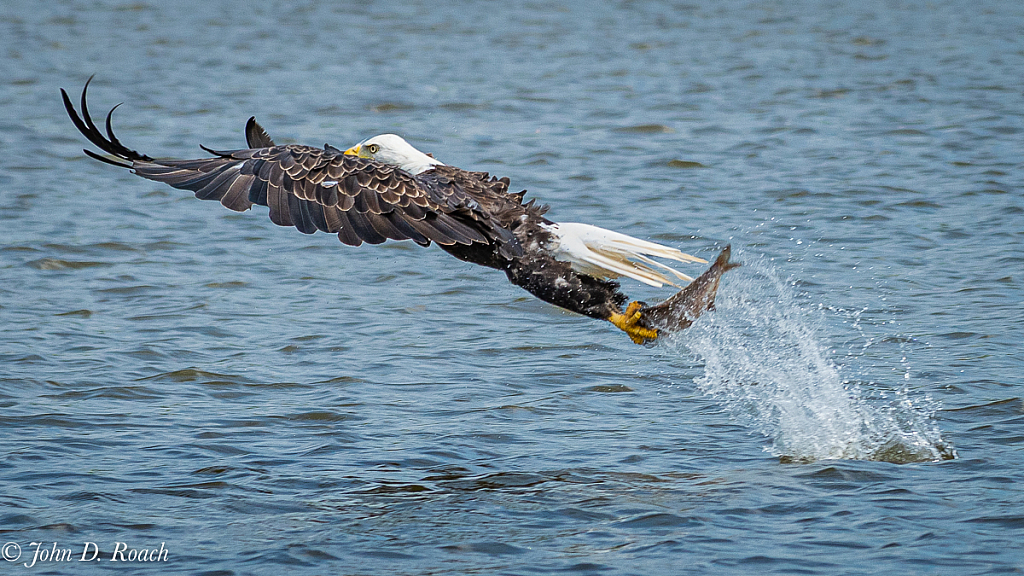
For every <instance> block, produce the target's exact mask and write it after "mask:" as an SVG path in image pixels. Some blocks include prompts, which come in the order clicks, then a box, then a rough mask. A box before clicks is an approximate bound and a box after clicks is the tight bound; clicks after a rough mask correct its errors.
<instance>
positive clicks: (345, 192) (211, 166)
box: [61, 82, 507, 246]
mask: <svg viewBox="0 0 1024 576" xmlns="http://www.w3.org/2000/svg"><path fill="white" fill-rule="evenodd" d="M88 87H89V84H88V82H87V83H86V86H85V89H83V90H82V99H81V112H82V114H81V116H79V115H78V113H77V112H76V111H75V108H74V106H73V105H72V103H71V99H70V98H69V97H68V95H67V93H66V92H65V91H64V90H61V94H62V96H63V98H64V106H65V108H66V109H67V112H68V115H69V116H71V120H72V121H73V122H74V123H75V126H76V127H77V128H78V130H79V131H80V132H82V134H83V135H85V137H86V138H88V139H89V140H90V141H91V142H92V143H93V144H95V145H96V146H98V147H99V148H100V149H101V150H103V151H104V152H107V153H108V154H111V155H113V156H114V157H115V158H116V159H111V158H108V157H105V156H101V155H99V154H96V153H93V152H90V151H89V150H86V151H85V152H86V154H88V155H89V156H91V157H93V158H96V159H98V160H102V161H104V162H107V163H109V164H114V165H116V166H121V167H124V168H130V169H132V170H133V171H134V172H135V173H136V174H138V175H139V176H142V177H144V178H148V179H150V180H156V181H158V182H164V183H167V184H170V185H171V186H173V187H175V188H180V189H185V190H191V191H193V192H195V195H196V197H197V198H200V199H203V200H219V201H220V203H221V204H223V205H224V206H226V207H228V208H230V209H232V210H236V211H243V210H247V209H249V208H250V207H251V206H252V205H253V204H259V205H262V206H267V207H269V208H270V219H271V221H273V222H274V223H275V224H278V225H281V226H295V227H296V228H297V229H298V230H299V231H301V232H304V233H306V234H312V233H313V232H315V231H317V230H323V231H325V232H332V233H336V234H337V235H338V238H339V239H340V240H341V241H342V242H344V243H345V244H349V245H353V246H358V245H359V244H361V243H363V242H368V243H370V244H379V243H381V242H384V241H385V240H388V239H392V240H412V241H414V242H416V243H418V244H421V245H427V244H429V243H430V242H431V241H434V242H437V243H438V244H441V245H445V246H452V245H455V244H461V245H471V244H474V243H488V242H490V241H491V239H493V238H495V237H498V236H505V235H507V232H506V231H504V230H502V231H500V232H498V231H495V230H489V228H491V227H494V226H496V223H495V222H491V221H490V218H489V215H488V214H486V213H482V212H480V211H479V210H477V209H478V208H479V207H478V206H477V205H476V203H475V202H473V201H472V199H470V198H467V196H466V195H465V194H460V193H458V192H459V191H458V190H455V191H453V190H447V191H446V193H444V194H442V193H439V192H438V191H437V190H436V189H435V188H436V187H435V186H429V185H424V184H425V183H421V182H419V181H418V179H417V177H416V176H413V175H412V174H409V173H408V172H405V171H404V170H400V169H398V168H395V167H393V166H389V165H386V164H383V163H381V162H377V161H374V160H368V159H365V158H359V157H355V156H346V155H344V154H343V153H342V152H341V151H340V150H338V149H337V148H333V147H331V146H327V147H325V148H323V149H321V148H314V147H311V146H300V145H284V146H275V145H273V141H272V140H271V139H270V137H269V136H268V135H267V133H266V132H265V131H264V130H263V129H262V127H260V126H259V125H258V124H256V122H255V120H254V119H251V120H250V122H249V123H248V124H247V126H246V139H247V141H248V143H249V144H250V145H253V144H256V145H259V146H261V147H257V148H250V149H245V150H229V151H216V150H210V149H209V148H205V147H204V148H203V149H204V150H206V151H207V152H210V153H211V154H212V155H213V157H212V158H201V159H197V160H170V159H154V158H151V157H149V156H146V155H144V154H140V153H138V152H136V151H134V150H131V149H129V148H127V147H126V146H124V145H123V144H121V142H120V141H119V140H118V139H117V137H116V136H114V132H113V130H112V128H111V122H110V118H111V114H112V113H113V109H112V110H111V111H110V113H108V114H107V117H106V126H105V128H106V134H105V135H104V134H103V133H102V132H100V129H99V128H98V127H97V126H96V124H95V123H94V122H93V120H92V118H91V117H90V115H89V111H88V108H87V107H86V91H87V90H88ZM114 108H115V109H116V108H117V107H116V106H115V107H114ZM263 145H267V146H265V147H263ZM495 232H497V233H495Z"/></svg>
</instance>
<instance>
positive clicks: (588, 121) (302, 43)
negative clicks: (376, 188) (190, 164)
mask: <svg viewBox="0 0 1024 576" xmlns="http://www.w3.org/2000/svg"><path fill="white" fill-rule="evenodd" d="M439 4H440V3H430V2H424V3H400V2H387V3H384V2H381V3H374V2H360V3H328V2H323V3H300V4H296V3H281V4H275V3H270V4H267V3H262V4H252V3H244V2H216V3H212V2H211V3H193V2H174V1H169V2H152V3H150V2H138V3H119V2H116V3H107V2H102V1H101V2H70V3H42V4H39V3H30V2H20V1H18V0H15V1H14V2H8V3H6V4H4V6H3V7H2V8H0V48H2V50H3V54H2V58H0V77H2V79H3V80H2V82H0V109H2V110H3V112H4V113H3V116H2V117H0V151H2V154H0V326H2V331H0V544H3V545H4V548H3V554H4V558H5V560H8V561H7V562H3V569H0V572H3V573H5V574H6V573H11V574H21V573H25V574H29V573H39V574H46V573H50V574H85V573H110V574H113V573H146V574H169V573H193V574H222V575H227V574H273V575H277V574H441V573H444V574H448V573H479V574H549V573H556V572H570V573H578V574H677V573H709V574H710V573H716V574H795V573H799V574H820V575H831V574H840V573H842V574H957V575H959V574H996V573H999V574H1002V573H1015V572H1020V571H1022V570H1024V560H1022V558H1024V557H1022V555H1021V542H1024V490H1022V488H1021V486H1022V485H1024V472H1022V471H1024V450H1022V448H1024V404H1022V393H1021V385H1022V376H1021V375H1022V374H1024V355H1022V353H1021V343H1022V341H1024V329H1022V325H1024V290H1022V280H1024V193H1022V190H1024V186H1022V184H1024V182H1022V177H1021V174H1022V168H1024V166H1022V158H1024V144H1022V137H1024V75H1022V74H1021V71H1022V70H1024V42H1022V40H1021V39H1022V38H1024V36H1022V35H1021V30H1024V8H1022V5H1021V4H1020V3H1019V2H1010V1H1005V2H990V3H989V2H982V3H977V2H945V1H939V2H930V3H917V2H908V3H901V2H874V1H868V2H861V3H825V2H809V3H804V2H730V1H726V2H715V3H711V2H708V3H693V4H673V3H660V2H643V3H642V2H635V3H634V2H623V3H603V2H602V3H583V2H580V3H548V2H536V3H507V4H496V3H484V2H467V3H444V4H443V5H439ZM91 74H95V75H96V80H95V81H94V83H93V85H92V89H91V96H92V102H93V106H94V108H95V111H96V112H98V111H99V110H101V109H104V110H105V109H106V108H107V107H109V106H112V105H114V104H116V103H118V102H122V101H123V102H125V105H124V106H123V107H121V108H120V109H119V110H118V112H117V114H116V115H115V118H114V123H115V127H116V128H117V129H118V130H119V132H118V133H119V136H120V137H121V139H122V140H123V141H124V142H125V143H126V144H128V145H129V146H131V147H133V148H136V149H139V150H141V151H143V152H145V153H148V154H150V155H155V156H175V157H195V156H199V155H201V154H202V152H201V151H200V150H199V149H198V147H197V145H198V144H199V143H203V144H205V145H207V146H211V147H213V148H222V149H230V148H233V147H239V146H241V145H242V144H243V142H244V140H243V138H242V127H243V125H244V123H245V120H246V119H247V118H248V117H249V116H250V115H253V114H255V115H256V116H257V117H258V118H259V119H260V121H261V122H262V123H263V124H264V125H265V126H266V127H267V129H268V130H269V131H270V133H271V134H272V135H273V136H274V137H275V138H276V139H277V140H278V141H279V142H302V143H307V144H312V145H320V144H322V143H323V142H325V141H327V142H330V143H331V144H333V145H335V146H342V147H345V146H350V145H352V144H353V143H355V142H358V141H359V140H361V139H363V138H365V137H367V136H371V135H374V134H378V133H382V132H396V133H400V134H402V135H404V136H406V137H407V138H408V139H409V140H411V141H412V142H413V143H414V144H415V145H416V146H418V147H419V148H421V149H424V150H426V151H430V152H433V153H434V154H435V155H437V156H438V157H439V158H441V159H442V160H444V161H445V162H448V163H451V164H455V165H458V166H462V167H465V168H472V169H478V170H487V171H490V172H492V173H494V174H497V175H500V176H509V177H510V178H512V181H513V186H516V185H518V186H519V187H520V188H527V189H529V191H530V194H531V195H532V196H534V197H538V198H540V199H541V200H542V201H544V202H547V203H549V204H551V206H552V211H551V216H552V217H554V218H555V219H556V220H563V221H582V222H590V223H593V224H597V225H601V226H605V227H609V228H614V229H616V230H620V231H623V232H626V233H629V234H633V235H636V236H639V237H643V238H649V239H652V240H656V241H659V242H663V243H668V244H671V245H673V246H677V247H679V248H681V249H683V250H685V251H687V252H691V253H696V254H699V255H702V256H705V257H709V256H713V255H714V254H715V253H716V251H717V250H718V249H720V248H721V247H722V246H724V245H725V244H729V243H731V244H732V246H733V248H734V250H735V252H736V256H737V259H738V260H741V261H743V262H745V263H746V265H745V266H744V267H742V268H740V269H738V270H737V271H735V272H730V273H729V275H727V276H726V277H725V279H724V281H723V285H722V291H721V293H720V295H719V296H720V299H719V306H718V310H717V311H716V312H714V313H712V314H709V315H708V316H705V317H704V318H703V319H702V320H701V321H700V322H698V323H697V324H696V325H695V326H694V327H693V328H691V329H690V330H688V331H687V332H685V333H683V334H680V335H678V336H677V337H675V338H673V339H672V340H670V341H667V342H664V343H663V344H661V345H659V346H656V347H653V348H644V347H638V346H634V345H633V344H631V343H630V341H629V340H628V338H626V337H624V336H623V335H622V334H621V333H618V332H617V331H616V330H615V329H613V328H612V327H611V326H609V325H608V324H607V323H599V322H595V321H592V320H588V319H585V318H582V317H578V316H575V315H571V314H568V313H563V312H561V311H559V310H558V309H555V308H552V307H550V306H548V305H546V304H543V303H541V302H539V301H537V300H534V299H533V298H532V297H530V296H529V295H528V294H526V293H525V292H522V291H521V290H519V289H517V288H515V287H513V286H511V285H509V284H508V282H507V281H506V280H505V278H504V276H503V275H502V274H501V273H499V272H496V271H493V270H486V269H482V268H477V267H473V266H471V265H469V264H464V263H461V262H458V261H456V260H454V259H452V258H450V257H449V256H447V255H446V254H444V253H443V252H441V251H440V250H438V249H437V248H436V247H432V248H430V249H427V250H423V249H420V248H419V247H417V246H415V245H406V244H400V243H389V244H385V245H382V246H363V247H361V248H358V249H354V248H349V247H345V246H342V245H341V244H339V243H338V242H337V240H336V239H334V238H332V237H331V236H329V235H323V234H316V235H312V236H304V235H302V234H300V233H298V232H296V231H295V230H289V229H285V228H279V227H276V226H274V225H273V224H271V223H270V222H269V220H268V219H267V217H266V214H265V209H262V210H261V209H256V210H254V211H253V212H247V213H243V214H235V213H232V212H229V211H227V210H225V209H224V208H222V207H220V206H218V205H217V204H216V203H211V202H202V201H199V200H196V199H195V198H193V197H191V195H190V194H188V193H184V192H181V191H177V190H174V189H171V188H169V187H166V186H163V185H159V184H156V183H151V182H147V181H144V180H141V179H139V178H137V177H135V176H133V175H132V174H130V173H128V172H126V171H119V170H117V169H116V168H114V167H111V166H106V165H103V164H100V163H98V162H95V161H92V160H90V159H88V158H86V157H85V156H84V155H83V154H82V153H81V148H82V147H83V146H84V145H85V144H86V142H85V141H84V139H83V138H81V137H80V136H79V135H78V134H77V133H76V132H75V130H74V128H73V126H72V125H71V123H70V122H69V121H68V120H67V118H66V117H65V115H64V112H63V109H62V106H61V104H60V100H59V94H58V88H60V87H64V88H67V89H69V90H70V91H71V92H72V93H75V94H77V92H78V90H79V89H80V87H81V86H82V84H84V82H85V80H86V78H87V77H88V76H89V75H91ZM687 271H688V272H699V269H694V270H690V269H687ZM626 289H627V291H628V292H629V293H630V294H631V295H634V296H635V297H638V298H643V299H646V300H648V301H656V300H658V299H661V298H664V297H667V296H668V295H669V293H666V292H664V291H657V290H654V289H650V288H647V287H644V286H638V285H635V284H626ZM86 542H93V543H95V546H96V549H97V550H98V551H99V553H98V554H96V556H97V557H98V558H99V560H98V561H92V562H78V559H79V558H80V556H81V554H82V551H83V547H85V546H86V545H85V543H86ZM5 543H6V544H5ZM33 543H36V544H33ZM119 543H123V544H119ZM121 546H124V547H125V549H126V550H127V549H130V550H136V554H138V551H139V550H153V549H157V550H159V549H160V547H161V546H163V547H164V549H165V550H166V551H167V552H166V555H165V556H164V557H163V558H157V559H156V560H155V561H153V562H149V563H137V564H138V565H136V566H134V567H126V566H125V565H124V562H112V561H111V559H112V556H113V553H114V552H115V551H116V550H119V549H121V548H120V547H121ZM19 549H20V556H16V555H15V554H16V552H18V550H19ZM64 549H70V550H72V552H73V554H74V557H73V558H74V561H67V560H68V558H67V557H64V558H63V559H61V556H62V553H61V552H54V550H64ZM87 550H88V549H87ZM122 553H124V552H122ZM89 554H92V553H91V552H90V553H89ZM16 557H17V560H16V561H15V560H13V559H14V558H16ZM33 560H36V564H35V565H31V563H32V561H33Z"/></svg>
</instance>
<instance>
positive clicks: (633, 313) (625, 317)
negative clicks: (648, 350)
mask: <svg viewBox="0 0 1024 576" xmlns="http://www.w3.org/2000/svg"><path fill="white" fill-rule="evenodd" d="M642 307H643V304H641V303H640V302H637V301H635V300H634V301H633V302H630V303H629V306H626V311H625V312H624V313H619V312H612V313H611V315H610V316H608V321H609V322H611V323H612V324H614V325H615V327H616V328H618V329H619V330H622V331H623V332H625V333H626V334H627V335H629V338H630V339H631V340H632V341H633V343H634V344H646V343H647V342H649V341H651V340H655V339H657V337H658V331H657V330H654V329H652V328H645V327H643V326H641V325H640V324H639V322H640V309H641V308H642Z"/></svg>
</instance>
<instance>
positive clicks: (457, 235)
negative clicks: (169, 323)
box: [61, 78, 736, 344]
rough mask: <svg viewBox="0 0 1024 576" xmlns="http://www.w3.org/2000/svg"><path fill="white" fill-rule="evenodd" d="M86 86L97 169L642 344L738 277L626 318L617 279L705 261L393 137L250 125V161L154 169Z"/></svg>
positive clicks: (656, 279) (709, 279)
mask: <svg viewBox="0 0 1024 576" xmlns="http://www.w3.org/2000/svg"><path fill="white" fill-rule="evenodd" d="M91 80H92V78H90V79H89V81H87V82H86V84H85V87H84V88H83V89H82V97H81V115H79V114H78V112H76V110H75V108H74V105H73V104H72V102H71V99H70V98H69V97H68V94H67V92H65V91H64V90H63V89H61V95H62V97H63V100H64V107H65V109H66V110H67V112H68V115H69V116H70V117H71V120H72V121H73V122H74V124H75V127H76V128H78V130H79V131H80V132H81V133H82V134H83V135H84V136H85V137H86V138H87V139H88V140H89V141H90V142H92V143H93V144H95V145H96V146H97V147H99V148H100V149H101V150H103V151H104V152H106V153H107V154H110V155H111V156H112V158H111V157H108V156H102V155H100V154H96V153H94V152H92V151H90V150H85V153H86V154H87V155H88V156H90V157H92V158H95V159H97V160H100V161H102V162H106V163H108V164H113V165H114V166H118V167H122V168H128V169H130V170H132V171H133V172H134V173H135V174H137V175H139V176H142V177H143V178H148V179H150V180H155V181H158V182H164V183H167V184H169V185H171V186H173V187H175V188H180V189H185V190H191V191H193V192H195V195H196V197H197V198H200V199H202V200H218V201H220V203H221V204H223V205H224V206H226V207H227V208H229V209H231V210H235V211H243V210H248V209H249V208H251V207H252V205H253V204H258V205H261V206H267V207H268V208H269V209H270V220H271V221H272V222H273V223H274V224H277V225H280V226H294V227H295V228H297V229H298V230H299V231H300V232H303V233H306V234H312V233H314V232H316V231H317V230H321V231H324V232H330V233H334V234H337V235H338V239H339V240H341V241H342V242H343V243H345V244H348V245H351V246H359V245H360V244H362V243H363V242H367V243H369V244H380V243H382V242H385V241H386V240H412V241H413V242H415V243H417V244H419V245H421V246H428V245H430V243H431V242H434V243H436V244H437V245H438V246H440V248H441V249H442V250H444V251H445V252H448V253H449V254H451V255H452V256H455V257H456V258H459V259H460V260H464V261H466V262H472V263H474V264H480V265H482V266H487V267H489V268H495V269H498V270H501V271H503V272H505V274H506V276H507V277H508V279H509V280H510V281H511V282H512V283H513V284H515V285H517V286H520V287H522V288H524V289H526V290H527V291H529V292H530V293H531V294H533V295H534V296H536V297H538V298H540V299H541V300H544V301H545V302H549V303H551V304H554V305H556V306H560V307H562V308H565V309H567V310H571V311H573V312H577V313H579V314H583V315H585V316H589V317H591V318H597V319H602V320H607V321H609V322H611V323H612V324H613V325H615V326H616V327H617V328H619V329H621V330H622V331H624V332H626V334H628V335H629V337H630V338H631V339H632V340H633V341H634V342H636V343H638V344H644V343H647V342H651V341H654V340H655V339H656V338H658V336H659V330H666V331H674V330H678V329H681V328H685V327H686V326H688V325H689V323H690V322H691V321H692V320H693V318H695V317H696V316H697V315H699V314H700V313H701V312H703V311H704V310H705V309H707V308H708V307H710V306H712V304H713V301H714V295H715V291H716V290H717V288H718V277H720V276H721V273H722V272H724V271H725V270H727V269H729V268H731V267H732V266H735V265H736V264H731V263H729V262H728V249H726V251H723V256H724V258H723V256H720V257H719V259H718V261H716V264H715V265H714V266H712V268H711V269H709V270H708V271H707V272H706V273H705V274H704V275H703V276H702V277H701V278H700V279H698V282H694V283H693V284H691V285H690V286H689V287H688V290H689V292H688V291H687V289H684V290H682V291H681V292H679V294H677V295H676V296H675V297H673V298H670V299H669V300H666V301H665V302H662V303H661V304H657V305H654V306H647V305H646V304H644V303H642V302H637V301H634V302H631V303H630V304H629V305H628V306H626V303H627V302H628V300H629V299H628V298H627V297H626V295H625V294H623V293H622V292H620V290H619V284H618V283H617V282H615V281H614V279H616V278H619V277H628V278H632V279H635V280H638V281H640V282H643V283H646V284H649V285H652V286H659V287H660V286H662V285H664V284H670V285H674V286H677V287H678V286H679V283H680V282H684V283H685V282H690V281H691V280H692V278H691V277H690V276H688V275H686V274H684V273H682V272H679V271H678V270H675V269H673V268H671V267H669V266H667V265H665V264H662V263H660V262H657V261H655V260H654V259H653V257H658V258H664V259H670V260H675V261H678V262H684V263H703V262H706V260H702V259H700V258H697V257H695V256H691V255H689V254H684V253H683V252H680V251H679V250H676V249H675V248H670V247H668V246H662V245H660V244H656V243H653V242H647V241H644V240H640V239H637V238H633V237H631V236H627V235H625V234H620V233H617V232H612V231H610V230H605V229H602V228H598V227H597V226H591V225H588V224H578V223H569V222H561V223H559V222H555V221H552V220H549V219H548V218H546V217H545V214H546V212H547V211H548V207H547V206H544V205H537V204H536V203H535V202H534V201H533V200H530V201H529V202H524V201H523V196H524V194H525V192H526V191H525V190H524V191H522V192H515V193H512V192H509V179H508V178H496V177H492V176H490V175H489V174H487V173H486V172H471V171H468V170H462V169H460V168H455V167H453V166H448V165H446V164H444V163H443V162H441V161H440V160H437V159H436V158H434V157H433V156H431V155H428V154H424V153H423V152H420V151H419V150H417V149H416V148H414V147H413V146H412V145H410V144H409V143H408V142H406V141H405V140H404V139H403V138H401V137H400V136H396V135H394V134H383V135H380V136H375V137H373V138H369V139H367V140H364V141H362V142H360V143H359V144H356V145H355V146H352V147H351V148H348V149H347V150H341V149H339V148H335V147H333V146H331V145H329V144H327V145H325V146H324V147H323V148H316V147H311V146H302V145H297V144H286V145H278V144H275V143H274V141H273V140H272V139H271V138H270V136H269V135H268V134H267V132H266V130H264V129H263V127H262V126H260V125H259V124H258V123H257V122H256V119H255V117H253V118H249V121H248V123H247V124H246V126H245V137H246V143H247V145H248V148H246V149H240V150H212V149H210V148H206V147H205V146H201V147H202V148H203V150H205V151H206V152H208V153H209V154H210V155H211V157H208V158H201V159H197V160H172V159H155V158H151V157H149V156H147V155H145V154H140V153H139V152H136V151H134V150H131V149H129V148H127V147H126V146H124V145H123V144H121V142H120V141H119V140H118V139H117V137H116V136H115V135H114V132H113V129H112V127H111V116H112V114H113V112H114V109H116V108H117V106H115V107H114V108H113V109H111V110H110V112H109V113H108V114H107V116H106V125H105V129H106V130H105V134H104V132H101V131H100V129H99V128H98V127H97V126H96V124H95V123H94V122H93V119H92V118H91V116H90V114H89V110H88V107H87V106H86V92H87V91H88V88H89V82H91ZM623 306H626V308H625V310H624V309H623Z"/></svg>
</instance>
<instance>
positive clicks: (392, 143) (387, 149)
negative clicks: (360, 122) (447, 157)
mask: <svg viewBox="0 0 1024 576" xmlns="http://www.w3.org/2000/svg"><path fill="white" fill-rule="evenodd" d="M345 154H348V155H349V156H359V157H360V158H371V159H373V160H376V161H378V162H383V163H385V164H390V165H391V166H397V167H399V168H401V169H402V170H405V171H406V172H409V173H411V174H419V173H420V172H425V171H427V170H430V169H431V168H433V167H434V166H443V165H444V162H441V161H440V160H435V159H434V158H431V157H430V156H427V155H426V154H424V153H423V152H420V151H419V150H417V149H415V148H413V147H412V144H409V143H408V142H406V141H405V138H402V137H401V136H397V135H395V134H381V135H380V136H374V137H373V138H367V139H366V140H363V141H362V142H360V143H359V144H356V145H355V146H353V147H351V148H349V149H348V150H345Z"/></svg>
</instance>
